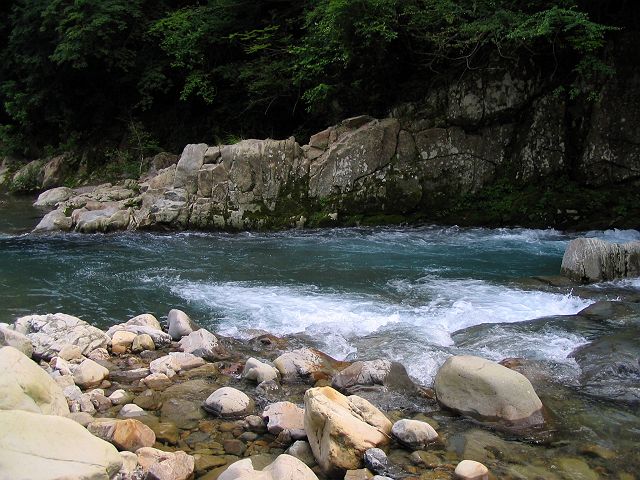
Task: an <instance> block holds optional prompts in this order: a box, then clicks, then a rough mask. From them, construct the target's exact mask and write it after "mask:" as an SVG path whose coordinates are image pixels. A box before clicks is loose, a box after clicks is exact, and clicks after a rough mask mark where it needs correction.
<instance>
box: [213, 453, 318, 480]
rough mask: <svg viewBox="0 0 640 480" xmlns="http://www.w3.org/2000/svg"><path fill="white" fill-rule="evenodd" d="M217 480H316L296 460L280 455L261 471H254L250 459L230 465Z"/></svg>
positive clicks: (304, 466) (308, 470)
mask: <svg viewBox="0 0 640 480" xmlns="http://www.w3.org/2000/svg"><path fill="white" fill-rule="evenodd" d="M218 480H318V477H317V476H316V474H315V473H313V471H312V470H311V469H310V468H309V467H307V466H306V465H305V464H304V463H303V462H301V461H300V460H298V459H297V458H295V457H293V456H291V455H287V454H282V455H278V458H276V459H275V460H274V461H273V463H271V464H270V465H268V466H266V467H265V468H263V469H262V470H255V469H254V468H253V464H252V463H251V459H250V458H245V459H243V460H239V461H237V462H235V463H232V464H231V465H230V466H229V468H227V469H226V470H225V471H224V472H222V473H221V474H220V476H219V477H218Z"/></svg>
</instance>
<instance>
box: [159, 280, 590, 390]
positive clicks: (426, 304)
mask: <svg viewBox="0 0 640 480" xmlns="http://www.w3.org/2000/svg"><path fill="white" fill-rule="evenodd" d="M389 290H390V292H391V293H393V295H392V296H390V297H389V298H385V297H382V296H376V295H354V294H352V293H346V292H338V291H335V290H327V289H321V288H319V287H316V286H313V285H306V286H286V285H285V286H272V285H259V284H251V283H245V282H221V283H205V282H185V281H178V282H176V283H175V284H174V285H172V286H171V292H172V293H173V294H174V295H177V296H179V297H181V298H184V299H185V300H187V301H188V302H192V303H195V304H197V305H199V306H204V307H205V308H206V309H207V310H209V311H211V312H212V314H213V316H214V317H216V318H217V321H216V323H217V325H216V326H215V328H216V329H217V331H219V332H220V333H222V334H224V335H230V336H242V332H243V331H246V330H250V329H263V330H267V331H269V332H272V333H274V334H276V335H286V334H294V333H304V334H307V335H309V336H311V337H312V338H314V339H316V340H317V341H318V343H319V344H320V346H321V348H322V349H323V350H324V351H326V352H327V353H328V354H330V355H332V356H334V357H336V358H339V359H343V358H346V357H350V358H358V357H361V358H363V357H368V358H370V357H371V355H372V354H374V353H378V354H379V355H384V356H386V357H389V358H392V359H395V360H398V361H401V362H402V363H403V364H404V365H405V366H407V367H408V370H409V372H410V374H411V375H413V376H414V377H416V378H417V379H419V380H420V381H423V382H426V383H428V382H429V381H430V380H431V378H432V375H433V373H434V371H435V370H434V369H436V368H437V367H438V366H439V365H440V364H441V363H442V362H443V361H444V359H445V358H446V356H447V355H449V354H451V352H452V351H453V350H452V349H454V348H455V347H454V341H453V339H452V337H451V335H452V333H454V332H455V331H457V330H460V329H464V328H467V327H471V326H474V325H479V324H483V323H511V322H522V321H525V320H531V319H534V318H539V317H544V316H552V315H568V314H574V313H576V312H578V311H579V310H581V309H583V308H585V307H586V306H588V305H589V304H590V302H589V301H586V300H583V299H581V298H578V297H574V296H571V295H562V294H554V293H547V292H539V291H524V290H519V289H515V288H510V287H507V286H503V285H497V284H492V283H489V282H485V281H481V280H455V279H454V280H449V279H442V278H436V277H423V278H421V279H419V280H418V281H416V282H409V281H407V280H395V281H392V282H389ZM527 335H529V334H527ZM527 335H525V337H527ZM497 338H498V340H497V341H496V342H494V343H493V344H491V345H478V346H477V348H476V349H475V350H476V352H478V353H479V352H481V353H483V354H484V355H485V356H489V357H490V358H495V359H500V358H504V357H505V356H524V353H525V350H527V354H529V353H530V352H528V350H530V349H532V348H533V345H534V344H537V345H542V347H541V349H540V350H539V351H540V352H542V353H541V354H542V355H543V356H544V357H546V358H554V359H558V360H561V359H564V358H566V356H567V354H568V353H569V352H571V351H572V350H573V349H574V348H575V347H576V346H578V345H580V344H582V343H584V339H582V338H578V336H575V338H574V336H566V337H565V338H563V337H562V336H559V334H557V333H555V332H547V333H545V334H544V335H534V336H532V337H531V338H532V340H531V341H526V342H525V341H524V340H523V341H522V342H517V341H513V340H510V339H507V338H501V337H500V336H499V335H498V336H497ZM527 338H528V337H527ZM396 341H399V342H400V343H399V344H398V345H393V346H392V344H393V343H395V342H396ZM528 356H529V357H530V356H531V355H528Z"/></svg>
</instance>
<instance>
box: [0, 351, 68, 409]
mask: <svg viewBox="0 0 640 480" xmlns="http://www.w3.org/2000/svg"><path fill="white" fill-rule="evenodd" d="M0 372H2V374H1V375H0V410H24V411H28V412H35V413H42V414H45V415H67V414H69V407H68V405H67V400H66V398H65V396H64V394H63V393H62V389H61V388H60V386H59V385H58V384H57V383H56V382H55V381H54V380H53V379H52V378H51V377H50V376H49V375H47V373H46V372H45V371H44V370H43V369H42V368H40V367H39V366H38V364H36V363H35V362H34V361H33V360H31V359H30V358H28V357H27V356H26V355H24V353H22V352H20V351H19V350H17V349H15V348H13V347H2V348H0Z"/></svg>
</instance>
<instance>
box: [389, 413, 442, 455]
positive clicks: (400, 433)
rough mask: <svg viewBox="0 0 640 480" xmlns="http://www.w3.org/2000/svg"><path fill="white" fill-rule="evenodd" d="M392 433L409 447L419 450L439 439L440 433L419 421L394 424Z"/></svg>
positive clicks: (400, 421)
mask: <svg viewBox="0 0 640 480" xmlns="http://www.w3.org/2000/svg"><path fill="white" fill-rule="evenodd" d="M391 433H392V434H393V436H394V437H395V438H396V439H398V441H399V442H400V443H402V444H404V445H406V446H407V447H409V448H411V449H414V450H419V449H422V448H424V447H425V446H426V445H428V444H429V443H431V442H433V441H434V440H436V439H437V438H438V433H437V432H436V431H435V430H434V429H433V427H432V426H431V425H429V424H428V423H426V422H421V421H419V420H407V419H403V420H398V421H397V422H396V423H394V424H393V427H392V428H391Z"/></svg>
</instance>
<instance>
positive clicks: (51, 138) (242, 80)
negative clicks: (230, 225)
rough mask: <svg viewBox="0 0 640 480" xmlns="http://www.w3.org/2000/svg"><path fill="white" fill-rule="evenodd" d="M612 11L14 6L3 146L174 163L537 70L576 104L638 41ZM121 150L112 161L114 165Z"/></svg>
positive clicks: (622, 5) (528, 6) (419, 2)
mask: <svg viewBox="0 0 640 480" xmlns="http://www.w3.org/2000/svg"><path fill="white" fill-rule="evenodd" d="M634 4H635V2H634V1H632V0H628V1H613V0H554V1H551V0H535V1H534V0H262V1H255V0H254V1H251V0H209V1H205V0H201V1H194V0H183V1H178V0H5V1H3V2H2V3H1V5H0V103H1V105H2V107H1V108H0V148H1V149H2V152H1V153H2V154H4V155H14V156H18V157H19V156H26V157H30V158H36V157H38V156H43V155H51V154H54V153H56V152H59V151H65V150H74V149H82V148H87V146H89V145H90V146H91V148H94V149H96V151H99V152H100V153H101V155H100V157H101V158H106V159H107V160H109V158H113V157H114V156H117V155H126V154H127V152H132V151H135V152H136V153H138V154H145V155H146V154H151V153H154V151H160V150H161V149H165V150H166V149H168V150H174V151H178V150H179V149H181V148H182V146H183V145H184V144H186V143H188V142H194V141H202V140H204V141H209V142H214V141H218V142H228V143H232V142H233V140H234V139H236V138H242V137H244V138H248V137H266V136H271V137H284V136H289V135H291V134H294V135H296V136H298V137H301V138H303V139H304V136H305V135H308V134H309V133H310V132H313V131H315V130H317V129H319V128H323V127H324V126H326V125H328V124H331V123H332V122H335V121H337V120H339V119H341V118H344V117H347V116H350V115H354V114H360V113H367V114H370V115H384V114H386V113H387V112H388V111H389V109H390V108H391V107H392V106H393V105H394V104H396V103H397V102H400V101H411V100H413V99H416V98H419V97H420V96H421V95H423V94H424V92H425V91H427V90H428V89H429V88H430V87H431V86H433V85H434V84H436V83H437V82H439V81H441V80H442V79H443V78H445V77H452V76H456V75H462V74H464V72H465V71H466V70H469V69H481V68H484V67H486V66H487V65H488V64H489V63H490V62H495V61H496V59H497V60H498V61H500V62H502V63H503V64H506V65H513V66H514V68H515V66H516V65H518V63H521V62H523V61H524V60H526V61H527V62H528V64H532V65H535V68H536V69H539V71H540V72H543V73H544V74H545V75H547V76H549V78H550V79H551V80H552V82H553V83H554V84H555V85H557V88H559V89H566V90H567V91H569V92H570V93H571V95H572V96H573V97H576V96H581V95H582V96H584V97H585V98H588V97H589V95H590V94H592V92H591V86H592V85H593V84H594V82H596V81H602V79H603V78H606V76H610V75H615V71H614V69H613V68H612V65H611V64H610V62H608V61H607V49H606V45H607V41H608V38H609V37H611V36H615V35H617V34H618V32H620V31H622V30H625V29H629V28H637V27H634V26H637V25H638V23H639V21H640V18H639V14H638V10H639V9H638V8H636V7H635V6H634ZM114 152H115V153H114Z"/></svg>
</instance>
